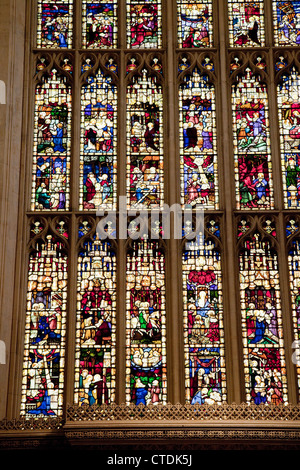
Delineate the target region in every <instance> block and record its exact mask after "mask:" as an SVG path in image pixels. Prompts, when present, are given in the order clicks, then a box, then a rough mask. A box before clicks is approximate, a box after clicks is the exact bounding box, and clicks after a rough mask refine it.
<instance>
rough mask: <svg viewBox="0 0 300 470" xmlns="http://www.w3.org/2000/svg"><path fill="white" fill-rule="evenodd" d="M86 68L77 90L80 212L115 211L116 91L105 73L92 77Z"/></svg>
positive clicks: (84, 67)
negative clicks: (79, 123) (78, 104)
mask: <svg viewBox="0 0 300 470" xmlns="http://www.w3.org/2000/svg"><path fill="white" fill-rule="evenodd" d="M89 65H91V64H90V62H89V61H88V60H86V61H85V62H84V65H83V72H84V73H85V74H86V78H85V80H84V81H85V83H84V85H83V86H82V89H81V163H80V209H82V208H83V209H86V210H88V209H94V210H95V209H100V208H103V209H115V208H116V199H117V193H116V184H117V173H116V170H117V102H118V90H117V85H116V83H115V80H114V78H113V77H112V75H111V74H110V73H109V72H106V73H105V72H104V71H102V70H101V69H98V70H97V71H96V73H94V74H92V73H90V72H89V70H90V69H89V67H88V66H89ZM86 70H87V71H86Z"/></svg>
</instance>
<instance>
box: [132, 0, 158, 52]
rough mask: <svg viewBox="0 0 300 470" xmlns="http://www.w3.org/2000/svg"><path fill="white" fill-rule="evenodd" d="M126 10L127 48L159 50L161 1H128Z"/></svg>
mask: <svg viewBox="0 0 300 470" xmlns="http://www.w3.org/2000/svg"><path fill="white" fill-rule="evenodd" d="M126 8H127V47H128V48H153V49H156V48H159V47H161V45H162V25H161V16H162V12H161V0H147V1H144V2H143V1H140V0H130V1H128V2H126Z"/></svg>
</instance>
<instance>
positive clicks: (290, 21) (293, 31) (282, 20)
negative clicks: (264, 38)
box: [273, 0, 300, 46]
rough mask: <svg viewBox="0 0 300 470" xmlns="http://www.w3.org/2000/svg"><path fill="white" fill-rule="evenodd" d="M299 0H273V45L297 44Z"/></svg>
mask: <svg viewBox="0 0 300 470" xmlns="http://www.w3.org/2000/svg"><path fill="white" fill-rule="evenodd" d="M299 19H300V1H297V0H296V1H294V0H292V1H280V2H277V1H274V0H273V24H274V43H275V46H299V44H300V21H299Z"/></svg>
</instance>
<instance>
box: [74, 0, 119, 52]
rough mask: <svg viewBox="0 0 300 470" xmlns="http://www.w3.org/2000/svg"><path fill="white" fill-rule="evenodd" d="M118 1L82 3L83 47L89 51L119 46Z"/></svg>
mask: <svg viewBox="0 0 300 470" xmlns="http://www.w3.org/2000/svg"><path fill="white" fill-rule="evenodd" d="M117 7H118V5H117V1H116V0H111V1H107V0H101V1H99V0H98V1H95V0H92V1H89V0H83V2H82V22H83V24H82V45H83V47H84V48H88V49H108V48H114V47H116V46H117V33H118V31H117Z"/></svg>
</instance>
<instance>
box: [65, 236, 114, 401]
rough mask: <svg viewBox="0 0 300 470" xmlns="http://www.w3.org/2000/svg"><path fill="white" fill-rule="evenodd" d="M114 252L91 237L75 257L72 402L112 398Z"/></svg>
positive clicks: (103, 243)
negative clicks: (75, 303) (74, 343)
mask: <svg viewBox="0 0 300 470" xmlns="http://www.w3.org/2000/svg"><path fill="white" fill-rule="evenodd" d="M115 363H116V255H115V253H114V250H113V248H112V247H111V245H110V244H109V243H108V242H106V241H101V240H99V239H98V238H97V236H94V237H93V239H92V240H88V241H86V242H84V244H83V247H82V249H81V250H80V252H79V256H78V280H77V323H76V353H75V397H74V399H75V403H78V404H80V405H84V404H87V405H93V404H94V403H96V404H98V405H101V404H103V403H106V404H107V403H111V402H113V401H114V399H115V380H116V364H115Z"/></svg>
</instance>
